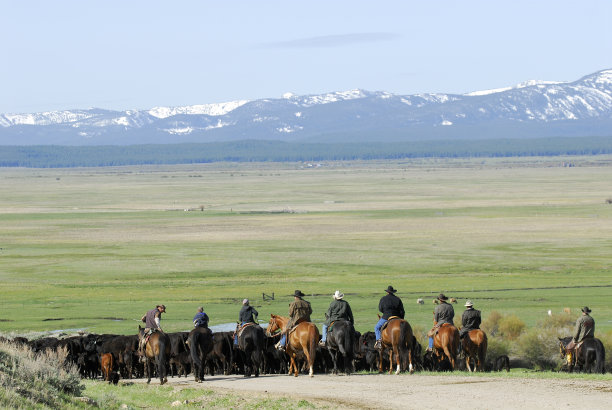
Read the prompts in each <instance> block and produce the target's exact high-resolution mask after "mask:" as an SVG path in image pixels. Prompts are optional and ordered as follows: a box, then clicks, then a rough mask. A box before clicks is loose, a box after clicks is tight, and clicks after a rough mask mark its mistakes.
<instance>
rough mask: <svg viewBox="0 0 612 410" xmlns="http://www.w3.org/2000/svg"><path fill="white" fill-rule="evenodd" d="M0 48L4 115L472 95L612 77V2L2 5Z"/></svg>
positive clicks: (9, 0) (0, 0)
mask: <svg viewBox="0 0 612 410" xmlns="http://www.w3.org/2000/svg"><path fill="white" fill-rule="evenodd" d="M0 39H1V40H0V44H1V47H0V58H1V60H0V113H29V112H44V111H54V110H64V109H86V108H92V107H97V108H105V109H113V110H126V109H133V110H140V109H149V108H153V107H156V106H185V105H196V104H209V103H221V102H228V101H235V100H254V99H260V98H280V97H281V95H283V94H284V93H287V92H291V93H294V94H298V95H307V94H322V93H327V92H334V91H345V90H351V89H356V88H359V89H362V90H368V91H387V92H390V93H394V94H401V95H410V94H418V93H457V94H463V93H468V92H471V91H477V90H485V89H492V88H501V87H507V86H512V85H515V84H518V83H520V82H523V81H527V80H550V81H575V80H578V79H579V78H581V77H583V76H585V75H588V74H591V73H594V72H596V71H599V70H603V69H607V68H612V1H609V0H581V1H576V0H573V1H566V0H554V1H553V0H529V1H523V0H495V1H491V0H486V1H485V0H483V1H470V0H454V1H453V0H430V1H423V0H419V1H412V0H403V1H402V0H397V1H386V0H376V1H373V0H370V1H361V0H324V1H319V0H304V1H302V0H283V1H276V0H270V1H264V0H261V1H259V0H244V1H239V0H222V1H219V0H214V1H212V0H211V1H209V0H199V1H192V0H181V1H170V0H167V1H157V0H129V1H126V0H121V1H117V0H88V1H83V0H75V1H72V0H65V1H64V0H56V1H48V0H38V1H36V0H19V1H14V0H0Z"/></svg>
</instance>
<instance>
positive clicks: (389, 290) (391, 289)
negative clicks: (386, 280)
mask: <svg viewBox="0 0 612 410" xmlns="http://www.w3.org/2000/svg"><path fill="white" fill-rule="evenodd" d="M385 292H387V293H395V292H397V289H393V286H391V285H389V286H388V287H387V289H385Z"/></svg>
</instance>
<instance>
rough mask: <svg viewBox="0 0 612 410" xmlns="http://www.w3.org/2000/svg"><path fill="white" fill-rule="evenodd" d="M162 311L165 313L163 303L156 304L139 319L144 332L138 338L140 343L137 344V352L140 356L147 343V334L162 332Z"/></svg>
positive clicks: (142, 354)
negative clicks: (143, 325) (142, 324)
mask: <svg viewBox="0 0 612 410" xmlns="http://www.w3.org/2000/svg"><path fill="white" fill-rule="evenodd" d="M162 313H166V306H165V305H157V306H155V309H151V310H149V311H148V312H147V313H146V314H145V315H144V316H143V317H142V318H141V319H140V320H141V321H143V322H144V323H145V329H144V333H143V335H142V338H141V339H140V343H139V345H138V354H139V355H140V356H144V349H145V346H146V345H147V341H148V340H149V336H151V335H152V334H153V332H157V331H159V332H163V330H162V328H161V315H162Z"/></svg>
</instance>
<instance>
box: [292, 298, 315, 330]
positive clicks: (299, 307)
mask: <svg viewBox="0 0 612 410" xmlns="http://www.w3.org/2000/svg"><path fill="white" fill-rule="evenodd" d="M311 313H312V308H311V307H310V302H307V301H305V300H304V299H301V298H299V299H298V300H295V301H293V302H291V304H290V305H289V323H287V329H290V328H291V327H293V326H294V325H295V324H297V323H298V322H310V314H311Z"/></svg>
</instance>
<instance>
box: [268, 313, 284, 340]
mask: <svg viewBox="0 0 612 410" xmlns="http://www.w3.org/2000/svg"><path fill="white" fill-rule="evenodd" d="M279 317H280V316H277V315H274V314H272V313H270V321H269V322H268V327H267V328H266V334H267V335H268V336H272V335H273V334H274V332H276V331H277V330H280V329H281V325H279V324H278V318H279Z"/></svg>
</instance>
